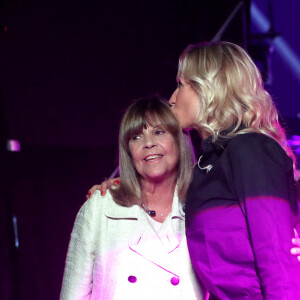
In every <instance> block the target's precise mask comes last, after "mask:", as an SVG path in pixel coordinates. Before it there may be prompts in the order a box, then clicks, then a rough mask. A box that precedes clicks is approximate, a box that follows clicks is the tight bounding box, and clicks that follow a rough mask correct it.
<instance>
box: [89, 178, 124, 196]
mask: <svg viewBox="0 0 300 300" xmlns="http://www.w3.org/2000/svg"><path fill="white" fill-rule="evenodd" d="M119 184H120V178H119V177H117V178H109V179H106V180H105V181H103V182H102V183H101V184H95V185H93V186H92V187H91V188H90V189H89V191H88V193H87V195H86V200H87V199H89V198H90V197H92V195H93V194H94V193H95V192H96V191H97V190H99V191H100V192H101V196H104V195H105V194H106V191H107V189H109V188H110V187H111V186H112V185H119Z"/></svg>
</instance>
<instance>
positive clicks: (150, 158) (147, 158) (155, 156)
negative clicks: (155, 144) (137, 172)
mask: <svg viewBox="0 0 300 300" xmlns="http://www.w3.org/2000/svg"><path fill="white" fill-rule="evenodd" d="M161 157H163V155H162V154H150V155H147V156H145V157H144V161H155V160H157V159H158V158H161Z"/></svg>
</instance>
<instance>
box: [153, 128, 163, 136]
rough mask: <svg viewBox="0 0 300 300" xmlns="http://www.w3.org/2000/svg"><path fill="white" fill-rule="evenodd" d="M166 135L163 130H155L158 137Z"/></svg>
mask: <svg viewBox="0 0 300 300" xmlns="http://www.w3.org/2000/svg"><path fill="white" fill-rule="evenodd" d="M164 133H165V131H164V130H161V129H158V130H155V134H156V135H161V134H164Z"/></svg>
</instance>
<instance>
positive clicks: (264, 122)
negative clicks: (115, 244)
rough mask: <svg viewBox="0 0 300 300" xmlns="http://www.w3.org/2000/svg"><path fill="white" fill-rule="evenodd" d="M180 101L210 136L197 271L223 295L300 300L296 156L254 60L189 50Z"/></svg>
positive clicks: (192, 225)
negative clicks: (295, 238) (295, 244)
mask: <svg viewBox="0 0 300 300" xmlns="http://www.w3.org/2000/svg"><path fill="white" fill-rule="evenodd" d="M177 80H178V87H177V89H176V90H175V92H174V94H173V95H172V97H171V99H170V101H169V102H170V104H171V105H172V110H173V112H174V113H175V115H176V116H177V118H178V120H179V122H180V125H181V126H182V128H195V129H196V130H197V131H198V132H199V135H200V136H201V137H202V138H203V142H202V149H201V152H202V155H201V157H200V158H199V161H198V165H197V167H195V170H194V176H193V181H192V184H191V186H190V189H189V193H188V197H187V203H186V226H187V231H186V234H187V240H188V247H189V252H190V256H191V260H192V263H193V266H194V267H195V270H196V272H197V274H198V276H199V277H200V279H201V280H202V281H203V283H204V284H205V286H206V287H207V288H208V290H209V292H210V294H211V295H212V297H215V298H218V299H222V300H225V299H231V300H232V299H300V280H299V278H300V265H299V263H298V261H297V258H296V257H294V256H292V255H291V254H290V248H291V239H292V237H293V227H294V226H296V223H297V221H299V220H298V219H297V213H298V211H297V210H298V208H297V203H296V197H295V194H294V193H295V190H294V178H293V161H294V156H293V153H292V151H291V150H290V148H289V147H288V145H287V142H286V137H285V133H284V130H283V128H282V127H281V126H280V124H279V122H278V115H277V111H276V109H275V107H274V104H273V102H272V99H271V97H270V95H269V94H268V93H267V91H266V90H265V89H264V88H263V85H262V80H261V76H260V73H259V71H258V70H257V68H256V66H255V64H254V63H253V61H252V60H251V59H250V57H249V56H248V54H247V53H246V52H245V51H244V50H243V49H242V48H241V47H239V46H237V45H235V44H232V43H228V42H219V43H203V44H198V45H191V46H188V47H187V48H186V50H185V51H184V52H183V53H182V55H181V56H180V59H179V68H178V75H177Z"/></svg>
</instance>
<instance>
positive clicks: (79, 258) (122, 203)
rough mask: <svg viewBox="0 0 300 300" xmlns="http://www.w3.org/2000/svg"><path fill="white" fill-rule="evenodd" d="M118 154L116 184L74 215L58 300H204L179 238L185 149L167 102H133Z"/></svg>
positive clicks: (187, 164)
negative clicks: (118, 167) (119, 181)
mask: <svg viewBox="0 0 300 300" xmlns="http://www.w3.org/2000/svg"><path fill="white" fill-rule="evenodd" d="M119 151H120V169H121V184H120V185H119V186H117V187H115V188H111V189H110V191H109V192H108V193H106V195H105V196H103V197H101V195H100V193H99V192H96V193H95V194H94V195H93V196H92V197H91V198H90V199H89V200H88V201H86V202H85V204H84V205H83V206H82V208H81V209H80V211H79V213H78V215H77V218H76V221H75V224H74V228H73V231H72V234H71V241H70V244H69V249H68V254H67V260H66V267H65V272H64V278H63V284H62V290H61V296H60V299H62V300H64V299H72V300H74V299H97V300H98V299H203V293H204V290H203V289H202V288H201V286H200V284H199V282H197V280H196V277H195V275H194V273H193V269H192V266H191V263H190V260H189V255H188V249H187V245H186V238H185V225H184V210H183V199H184V198H185V194H186V191H187V188H188V186H189V183H190V180H191V171H192V155H191V149H190V147H189V144H188V140H187V139H186V137H185V136H184V134H183V133H182V131H181V128H180V126H179V124H178V122H177V120H176V118H175V116H174V115H173V113H172V112H171V110H170V108H169V106H168V104H167V103H166V102H164V101H162V100H159V99H157V98H149V99H142V100H139V101H137V102H136V103H134V104H132V105H131V106H130V107H129V109H128V110H127V112H126V113H125V115H124V117H123V119H122V123H121V127H120V136H119ZM100 198H101V199H100Z"/></svg>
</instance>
